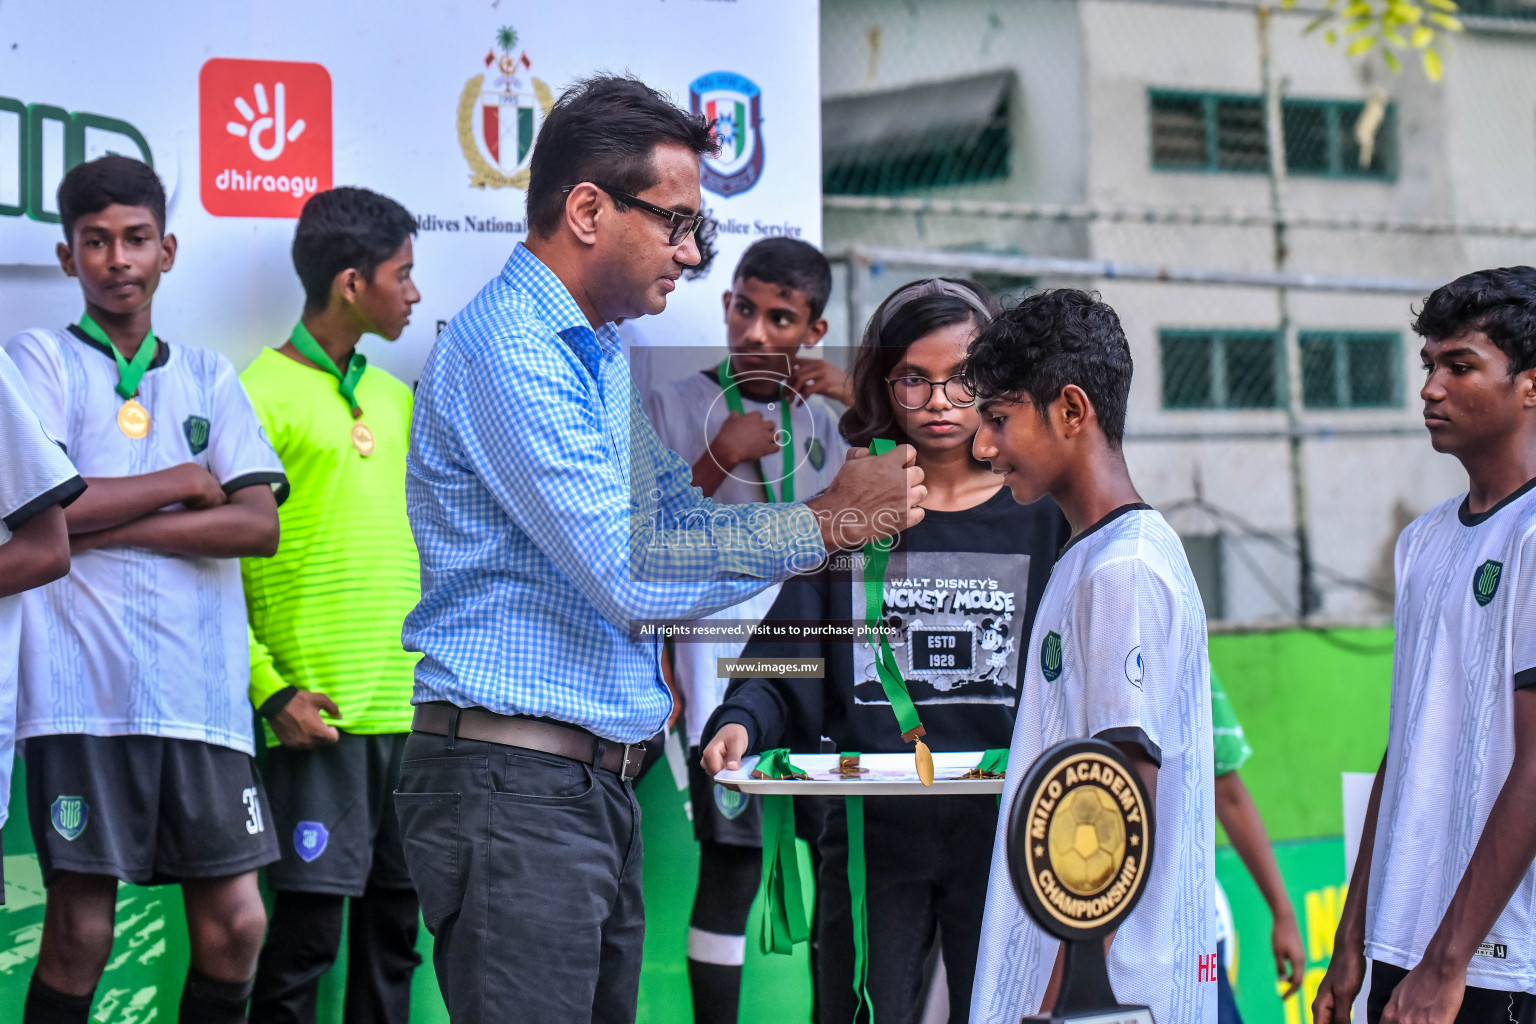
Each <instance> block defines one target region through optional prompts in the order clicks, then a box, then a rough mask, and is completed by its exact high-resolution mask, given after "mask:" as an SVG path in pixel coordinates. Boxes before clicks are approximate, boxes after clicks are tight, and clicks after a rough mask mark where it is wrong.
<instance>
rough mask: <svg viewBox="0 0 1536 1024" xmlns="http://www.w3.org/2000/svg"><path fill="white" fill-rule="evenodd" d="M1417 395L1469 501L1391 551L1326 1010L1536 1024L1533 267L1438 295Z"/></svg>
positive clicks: (1438, 515) (1338, 1020) (1322, 1013)
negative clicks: (1360, 821)
mask: <svg viewBox="0 0 1536 1024" xmlns="http://www.w3.org/2000/svg"><path fill="white" fill-rule="evenodd" d="M1413 329H1414V331H1415V332H1417V333H1418V334H1419V335H1420V336H1421V337H1422V338H1423V339H1424V346H1423V349H1422V350H1421V351H1420V357H1421V358H1422V359H1423V362H1424V369H1425V372H1426V374H1427V378H1426V380H1425V381H1424V386H1423V388H1422V389H1420V391H1419V397H1420V398H1422V399H1423V400H1424V424H1425V426H1426V427H1428V428H1429V437H1430V444H1431V445H1433V447H1434V449H1435V450H1436V451H1438V452H1443V453H1445V454H1447V455H1454V456H1455V457H1456V458H1457V459H1458V460H1460V462H1461V464H1462V466H1463V467H1465V469H1466V471H1467V481H1468V485H1469V486H1468V490H1467V492H1466V493H1465V494H1461V495H1457V496H1456V497H1454V498H1452V499H1450V500H1449V501H1446V502H1444V503H1442V504H1441V505H1439V506H1438V507H1436V508H1434V509H1432V510H1430V511H1429V512H1427V513H1425V514H1424V515H1422V516H1420V517H1419V518H1418V519H1416V520H1414V521H1413V522H1412V523H1410V524H1409V526H1408V528H1407V529H1405V530H1404V531H1403V533H1402V536H1401V537H1399V538H1398V541H1397V552H1396V557H1395V568H1396V579H1397V601H1396V610H1395V626H1396V632H1397V637H1396V643H1395V646H1396V653H1395V656H1394V658H1393V665H1392V713H1391V720H1390V727H1389V731H1388V733H1387V753H1386V756H1385V758H1383V760H1382V764H1381V768H1380V769H1378V770H1377V772H1376V782H1375V785H1374V786H1373V787H1372V789H1371V799H1370V803H1369V805H1368V807H1367V811H1366V818H1365V829H1364V832H1363V834H1362V836H1361V839H1360V855H1359V858H1358V859H1357V860H1356V861H1355V872H1354V877H1353V878H1351V879H1350V883H1349V897H1348V899H1347V900H1346V902H1345V904H1344V913H1343V916H1342V918H1341V919H1340V921H1339V929H1338V933H1337V936H1336V937H1335V939H1334V947H1333V958H1332V960H1331V962H1330V963H1329V965H1328V972H1327V974H1326V975H1325V976H1324V978H1323V981H1322V984H1321V985H1320V987H1319V988H1318V994H1317V1000H1316V1002H1314V1004H1313V1014H1314V1016H1315V1019H1316V1020H1317V1021H1319V1022H1321V1024H1344V1022H1346V1021H1348V1020H1349V1012H1350V1004H1351V1003H1352V1002H1353V1001H1354V999H1355V996H1356V995H1357V994H1358V993H1359V991H1360V988H1361V986H1362V985H1363V984H1364V982H1365V958H1367V957H1369V958H1370V959H1371V961H1372V962H1373V963H1372V967H1371V989H1370V993H1369V995H1368V997H1367V1007H1366V1012H1367V1019H1368V1020H1370V1021H1371V1022H1372V1024H1375V1022H1377V1021H1389V1022H1394V1024H1407V1022H1413V1024H1421V1022H1422V1024H1431V1022H1433V1024H1449V1022H1451V1021H1457V1022H1467V1024H1470V1022H1473V1021H1500V1022H1503V1021H1516V1022H1525V1021H1536V997H1533V996H1532V995H1531V993H1536V868H1533V866H1532V862H1533V859H1536V688H1533V687H1536V628H1533V627H1536V269H1533V268H1531V267H1512V268H1505V269H1501V270H1483V271H1478V272H1476V273H1472V274H1467V275H1466V276H1464V277H1461V278H1458V279H1457V280H1455V281H1452V282H1451V283H1450V284H1447V285H1445V286H1443V287H1441V288H1438V289H1436V290H1435V291H1434V292H1432V293H1431V294H1430V295H1429V297H1428V298H1427V299H1425V300H1424V307H1423V309H1422V310H1421V311H1420V313H1419V315H1418V319H1417V320H1416V321H1415V322H1414V324H1413Z"/></svg>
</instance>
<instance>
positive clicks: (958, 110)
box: [822, 72, 1013, 196]
mask: <svg viewBox="0 0 1536 1024" xmlns="http://www.w3.org/2000/svg"><path fill="white" fill-rule="evenodd" d="M1012 83H1013V80H1012V76H1011V75H1010V74H999V73H996V72H992V73H988V74H984V75H978V76H973V77H971V78H963V79H952V80H949V81H947V82H936V83H930V84H927V85H923V86H917V87H912V88H906V89H899V90H891V91H887V92H876V93H863V94H856V95H853V96H844V97H835V98H831V99H827V100H823V102H822V119H823V126H822V128H823V132H822V163H823V170H822V191H823V192H824V193H826V194H827V195H866V196H872V195H898V194H901V193H905V192H912V191H917V190H923V189H932V188H942V187H945V186H952V185H970V184H975V183H977V182H982V181H993V180H997V179H1004V178H1007V177H1008V172H1009V155H1010V150H1011V148H1012V137H1011V134H1010V129H1009V110H1010V95H1011V93H1012V91H1013V84H1012ZM948 96H952V97H953V100H954V102H953V104H952V105H953V108H954V113H953V116H952V117H949V118H945V117H944V116H943V113H944V112H943V109H942V108H943V106H944V104H945V100H946V97H948ZM919 104H922V105H923V106H924V107H926V109H925V110H924V111H923V113H924V114H926V115H927V116H926V117H921V116H912V117H908V118H905V119H903V117H902V111H903V110H904V109H912V108H915V107H916V106H917V105H919ZM935 107H938V108H940V109H938V110H937V111H936V110H935V109H934V108H935Z"/></svg>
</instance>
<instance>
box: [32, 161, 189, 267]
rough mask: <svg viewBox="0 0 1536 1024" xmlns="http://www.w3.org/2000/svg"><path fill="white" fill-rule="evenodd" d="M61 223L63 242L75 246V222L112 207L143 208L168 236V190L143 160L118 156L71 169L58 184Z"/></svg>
mask: <svg viewBox="0 0 1536 1024" xmlns="http://www.w3.org/2000/svg"><path fill="white" fill-rule="evenodd" d="M58 200H59V220H60V221H61V222H62V224H63V227H64V241H66V242H68V243H70V244H71V245H73V244H74V241H75V221H77V220H79V219H80V218H81V217H84V216H86V215H87V214H91V213H100V212H101V211H102V210H105V209H106V208H107V207H109V206H111V205H112V204H113V203H119V204H121V205H123V206H142V207H144V208H145V209H146V210H148V211H149V212H150V214H151V215H153V216H154V218H155V225H156V226H157V227H158V228H159V229H160V234H161V235H162V236H164V235H165V186H164V185H162V184H160V177H159V175H157V174H156V173H155V169H154V168H153V167H150V166H149V165H148V164H146V163H145V162H144V161H142V160H134V159H132V158H130V157H126V156H118V155H117V154H116V153H111V154H108V155H107V156H104V157H99V158H97V159H95V160H91V161H89V162H87V163H83V164H76V165H75V166H74V167H72V168H70V171H69V173H68V174H66V175H64V180H63V181H61V182H59V191H58Z"/></svg>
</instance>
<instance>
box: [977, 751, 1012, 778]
mask: <svg viewBox="0 0 1536 1024" xmlns="http://www.w3.org/2000/svg"><path fill="white" fill-rule="evenodd" d="M976 770H977V771H979V772H997V773H999V774H1003V773H1006V772H1007V771H1008V748H1006V747H1004V748H1002V749H1001V750H985V751H982V754H981V760H980V761H979V762H977V764H976Z"/></svg>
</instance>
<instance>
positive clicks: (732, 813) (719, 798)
mask: <svg viewBox="0 0 1536 1024" xmlns="http://www.w3.org/2000/svg"><path fill="white" fill-rule="evenodd" d="M747 799H748V797H747V794H745V793H738V792H736V791H735V790H734V789H726V788H725V787H724V786H722V785H720V783H718V782H717V783H715V809H716V810H717V811H719V812H720V814H721V815H722V816H723V817H724V818H725V820H726V821H734V820H735V819H737V818H739V817H741V812H742V811H744V810H746V809H747Z"/></svg>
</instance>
